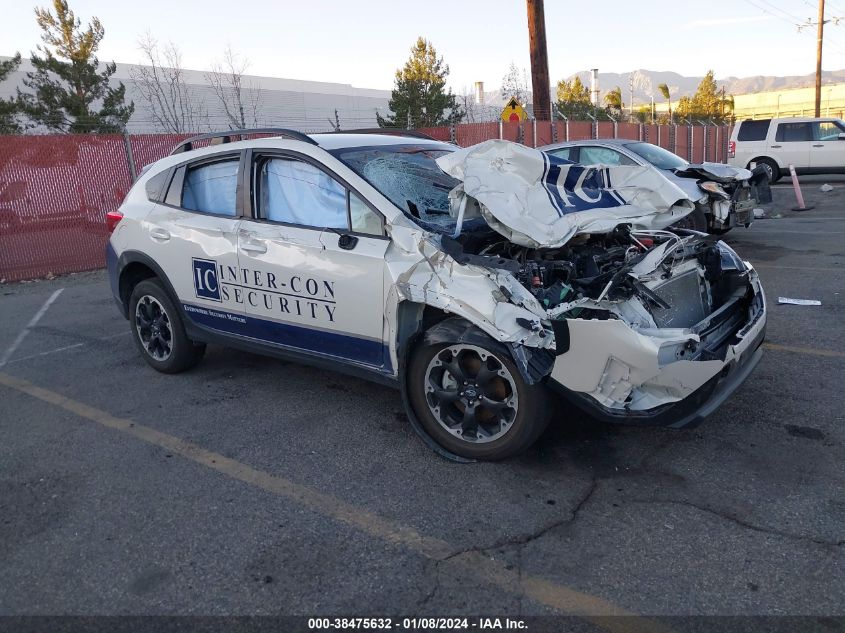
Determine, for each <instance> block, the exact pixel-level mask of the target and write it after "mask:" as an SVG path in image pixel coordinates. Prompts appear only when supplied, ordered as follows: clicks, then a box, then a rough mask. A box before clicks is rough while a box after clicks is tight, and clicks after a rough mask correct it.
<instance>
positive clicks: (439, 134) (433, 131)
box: [415, 125, 452, 143]
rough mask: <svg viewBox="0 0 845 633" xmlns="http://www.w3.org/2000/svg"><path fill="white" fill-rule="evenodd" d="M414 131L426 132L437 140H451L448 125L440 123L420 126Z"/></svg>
mask: <svg viewBox="0 0 845 633" xmlns="http://www.w3.org/2000/svg"><path fill="white" fill-rule="evenodd" d="M415 131H416V132H422V133H423V134H428V135H429V136H430V137H431V138H433V139H436V140H438V141H446V142H447V143H448V142H449V141H451V140H452V132H451V130H450V129H449V126H448V125H441V126H440V127H421V128H419V129H417V130H415Z"/></svg>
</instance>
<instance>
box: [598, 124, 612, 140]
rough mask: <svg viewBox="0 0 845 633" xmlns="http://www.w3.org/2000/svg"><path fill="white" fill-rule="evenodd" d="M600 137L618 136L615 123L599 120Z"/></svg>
mask: <svg viewBox="0 0 845 633" xmlns="http://www.w3.org/2000/svg"><path fill="white" fill-rule="evenodd" d="M598 138H616V135H615V134H614V125H613V123H612V122H611V121H599V135H598Z"/></svg>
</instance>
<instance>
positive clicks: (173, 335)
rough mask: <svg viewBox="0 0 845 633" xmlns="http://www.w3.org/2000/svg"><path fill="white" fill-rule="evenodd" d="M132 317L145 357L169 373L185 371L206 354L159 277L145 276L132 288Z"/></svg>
mask: <svg viewBox="0 0 845 633" xmlns="http://www.w3.org/2000/svg"><path fill="white" fill-rule="evenodd" d="M129 320H130V323H131V326H132V334H133V338H134V339H135V344H136V345H137V346H138V349H139V350H140V352H141V355H142V356H143V357H144V360H145V361H147V363H149V364H150V366H152V367H153V368H154V369H156V370H158V371H160V372H164V373H166V374H175V373H178V372H180V371H185V370H186V369H190V368H191V367H193V366H194V365H196V364H197V363H198V362H199V361H200V360H201V359H202V357H203V354H204V353H205V345H204V344H195V343H194V342H193V341H191V340H190V339H189V338H188V336H187V335H186V334H185V328H184V326H183V325H182V319H181V317H180V316H179V312H178V310H177V309H176V306H175V305H174V304H173V302H172V301H171V300H170V297H169V296H168V294H167V291H166V290H165V289H164V286H162V284H161V282H160V281H159V280H158V279H145V280H144V281H142V282H140V283H139V284H138V285H137V286H135V288H134V289H133V290H132V295H131V297H130V298H129Z"/></svg>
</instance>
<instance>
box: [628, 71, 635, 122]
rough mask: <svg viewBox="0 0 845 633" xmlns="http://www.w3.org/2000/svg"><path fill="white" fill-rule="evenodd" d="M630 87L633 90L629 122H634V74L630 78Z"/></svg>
mask: <svg viewBox="0 0 845 633" xmlns="http://www.w3.org/2000/svg"><path fill="white" fill-rule="evenodd" d="M628 87H629V88H630V90H631V101H630V103H629V104H628V105H629V106H630V109H631V113H630V116H629V117H628V122H629V123H633V122H634V73H631V76H630V77H629V78H628Z"/></svg>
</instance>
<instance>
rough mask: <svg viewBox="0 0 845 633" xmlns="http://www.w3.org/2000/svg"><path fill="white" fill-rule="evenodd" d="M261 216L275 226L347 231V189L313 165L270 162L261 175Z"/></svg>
mask: <svg viewBox="0 0 845 633" xmlns="http://www.w3.org/2000/svg"><path fill="white" fill-rule="evenodd" d="M257 198H258V200H257V203H258V204H257V208H258V215H259V217H261V218H264V219H266V220H271V221H273V222H286V223H288V224H299V225H302V226H312V227H315V228H332V229H347V228H349V222H348V220H347V215H346V188H345V187H343V186H342V185H341V184H340V183H338V182H337V181H336V180H335V179H334V178H332V177H331V176H329V175H328V174H327V173H326V172H324V171H323V170H321V169H318V168H317V167H315V166H314V165H311V164H310V163H306V162H303V161H300V160H293V159H289V158H268V159H267V160H265V161H264V162H263V163H262V164H261V165H260V172H259V174H258V196H257Z"/></svg>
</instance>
